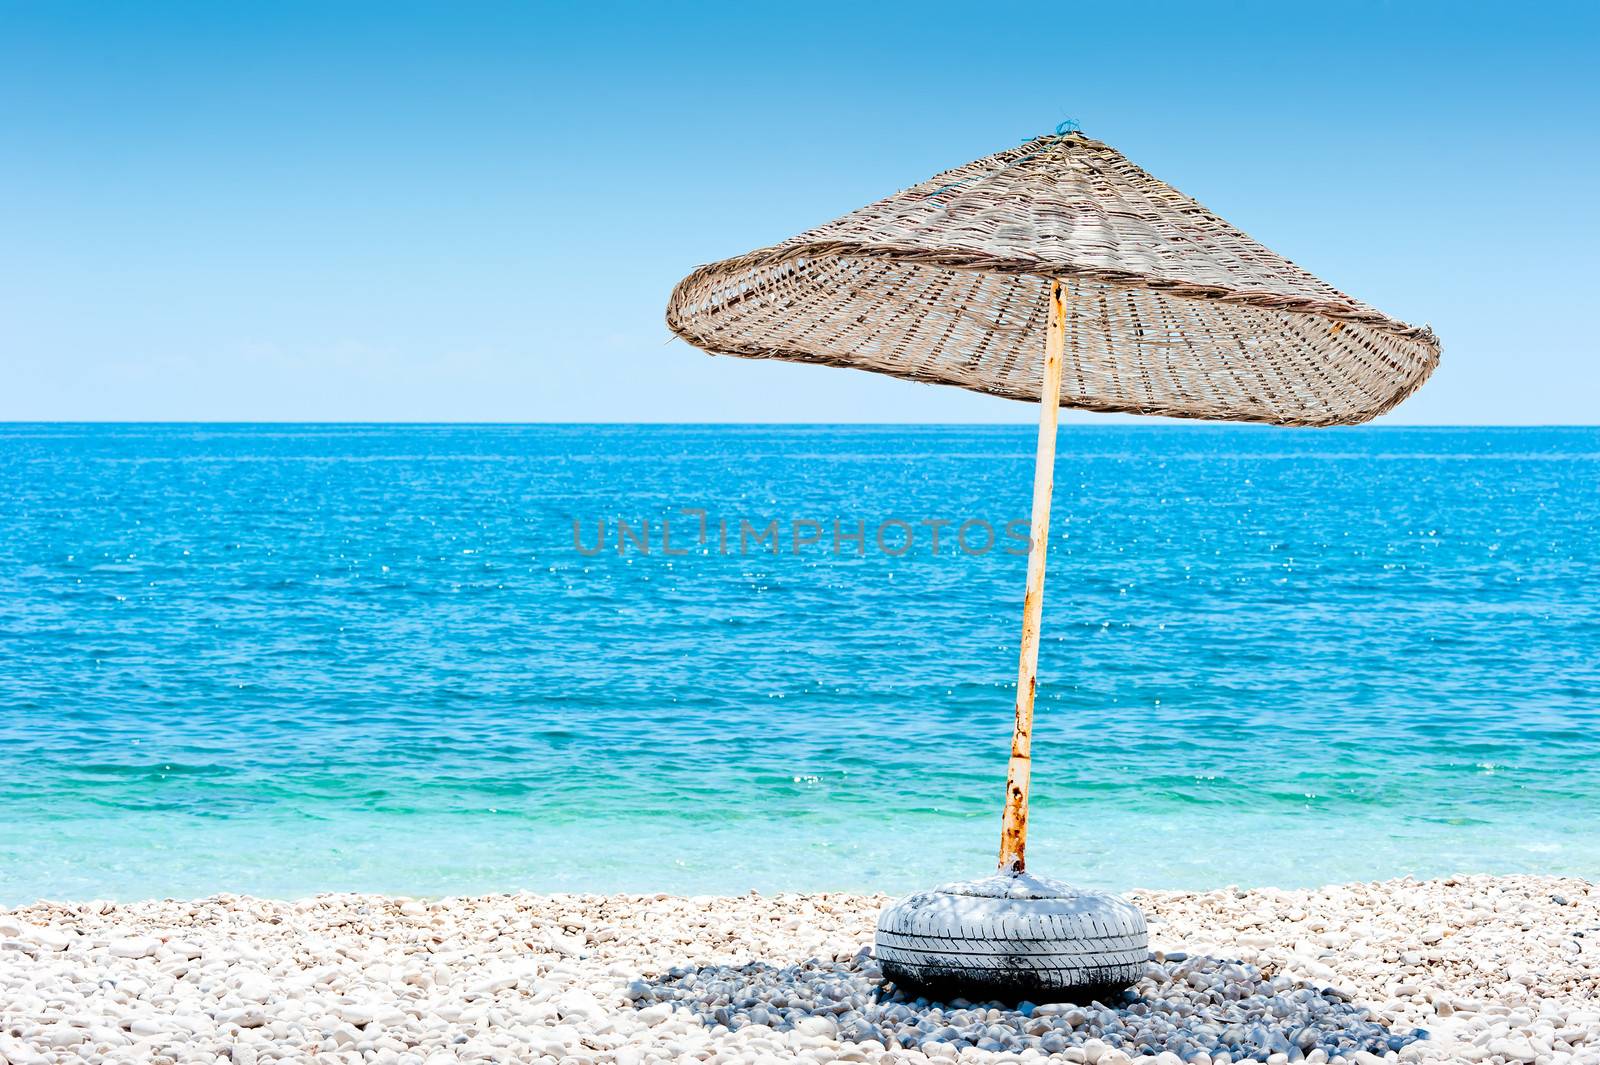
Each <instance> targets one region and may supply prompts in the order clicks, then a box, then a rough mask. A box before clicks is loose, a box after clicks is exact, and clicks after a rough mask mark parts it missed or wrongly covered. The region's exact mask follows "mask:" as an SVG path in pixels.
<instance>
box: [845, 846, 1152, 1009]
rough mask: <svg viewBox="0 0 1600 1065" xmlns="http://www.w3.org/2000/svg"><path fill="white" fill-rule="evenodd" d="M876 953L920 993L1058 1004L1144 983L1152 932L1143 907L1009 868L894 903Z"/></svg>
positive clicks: (898, 979)
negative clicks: (1140, 982) (1146, 924)
mask: <svg viewBox="0 0 1600 1065" xmlns="http://www.w3.org/2000/svg"><path fill="white" fill-rule="evenodd" d="M876 954H877V958H878V964H879V965H880V966H881V967H882V968H883V975H884V976H885V977H886V978H887V979H889V980H892V981H894V982H895V984H896V985H897V986H900V987H904V988H906V989H907V990H910V991H912V992H914V993H925V994H930V995H935V996H939V995H943V996H945V997H956V996H960V997H963V998H967V999H972V1000H974V1001H977V1000H985V999H1010V1000H1018V999H1031V1000H1032V1001H1034V1002H1059V1001H1063V1000H1064V998H1066V997H1067V996H1069V995H1071V994H1074V993H1076V994H1077V995H1079V996H1085V995H1095V994H1100V995H1104V994H1109V993H1111V992H1114V991H1120V990H1122V989H1124V988H1127V987H1129V986H1131V985H1132V984H1134V983H1136V982H1137V981H1138V980H1139V978H1140V977H1141V976H1143V975H1144V971H1145V965H1146V963H1147V962H1148V961H1149V957H1150V934H1149V931H1148V930H1147V929H1146V927H1145V923H1144V915H1143V914H1142V913H1140V912H1139V910H1138V908H1137V907H1135V906H1134V905H1133V904H1132V903H1129V902H1127V901H1125V900H1123V899H1121V898H1119V897H1117V896H1116V895H1107V894H1103V893H1101V892H1096V891H1078V890H1075V889H1073V888H1071V887H1068V886H1067V885H1066V884H1063V883H1061V882H1060V881H1058V880H1048V879H1046V878H1044V877H1036V876H1029V875H1027V874H1026V873H1024V874H1011V873H1001V874H997V875H995V876H991V877H986V878H985V879H982V880H971V881H967V882H964V883H959V884H946V885H944V886H943V887H938V888H934V889H933V890H932V891H923V892H919V893H917V894H915V895H908V896H907V897H905V898H903V899H901V900H900V901H899V902H896V903H895V904H894V905H892V906H890V907H888V908H887V909H885V910H884V911H883V913H882V914H880V915H879V917H878V935H877V949H876ZM1086 1000H1087V999H1085V1001H1086Z"/></svg>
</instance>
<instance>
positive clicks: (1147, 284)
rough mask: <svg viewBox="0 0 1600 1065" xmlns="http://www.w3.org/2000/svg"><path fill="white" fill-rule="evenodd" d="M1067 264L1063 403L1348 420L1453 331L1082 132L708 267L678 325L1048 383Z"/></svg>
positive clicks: (1297, 420)
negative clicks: (1360, 289) (1372, 297)
mask: <svg viewBox="0 0 1600 1065" xmlns="http://www.w3.org/2000/svg"><path fill="white" fill-rule="evenodd" d="M1052 278H1058V279H1061V280H1063V281H1065V282H1067V289H1068V302H1067V323H1066V326H1067V333H1066V353H1065V359H1066V361H1065V371H1064V373H1063V379H1062V386H1061V397H1060V402H1061V405H1062V406H1066V407H1077V408H1081V409H1084V410H1097V411H1123V412H1131V413H1138V414H1165V415H1175V416H1179V417H1187V418H1215V419H1228V420H1236V421H1259V422H1272V423H1276V424H1280V425H1347V424H1354V423H1357V422H1364V421H1366V420H1368V419H1369V418H1373V417H1375V416H1376V415H1379V414H1382V413H1383V412H1384V411H1386V410H1389V409H1390V408H1391V407H1393V406H1394V405H1395V404H1397V403H1399V402H1400V401H1401V400H1403V399H1405V398H1406V396H1408V395H1410V394H1411V393H1412V392H1413V391H1414V390H1415V389H1416V388H1417V386H1418V385H1420V384H1422V382H1423V381H1424V380H1425V379H1426V378H1427V376H1428V375H1429V374H1430V373H1432V372H1433V368H1434V367H1435V366H1436V365H1438V361H1439V342H1438V340H1437V339H1436V338H1435V337H1434V335H1433V333H1432V332H1431V331H1429V330H1428V329H1426V328H1418V327H1415V326H1409V325H1406V324H1404V323H1403V322H1398V321H1395V320H1394V319H1391V318H1388V317H1386V316H1385V315H1383V314H1382V313H1380V312H1379V311H1377V310H1374V309H1373V308H1371V307H1369V306H1367V305H1366V304H1364V303H1361V302H1359V301H1357V300H1355V299H1352V298H1351V297H1349V296H1347V295H1345V294H1344V293H1342V292H1340V291H1339V290H1337V289H1335V288H1333V287H1332V286H1330V285H1328V284H1326V283H1325V282H1323V281H1320V280H1318V279H1317V278H1315V277H1313V276H1312V275H1311V274H1309V273H1307V272H1306V271H1305V270H1303V269H1301V268H1300V267H1298V266H1296V265H1295V264H1294V263H1292V262H1290V261H1289V260H1287V259H1285V258H1283V257H1282V256H1281V255H1278V254H1276V253H1274V252H1272V251H1269V250H1268V249H1266V248H1264V247H1262V246H1261V245H1260V244H1258V243H1256V242H1255V241H1254V240H1251V239H1250V238H1249V237H1247V236H1245V235H1244V234H1243V233H1241V232H1240V231H1239V230H1237V229H1235V228H1234V227H1233V226H1231V225H1229V224H1228V223H1227V222H1224V221H1223V220H1222V219H1220V218H1218V217H1217V216H1216V215H1214V214H1212V213H1211V212H1210V211H1208V210H1206V209H1205V208H1204V207H1202V206H1201V205H1200V204H1198V203H1196V202H1195V201H1194V200H1191V199H1190V198H1188V197H1187V196H1184V195H1183V194H1182V193H1180V192H1178V191H1177V190H1175V189H1173V188H1171V187H1170V186H1168V185H1165V184H1163V183H1161V182H1160V181H1157V180H1156V179H1155V178H1153V177H1151V176H1150V175H1149V174H1147V173H1145V172H1144V171H1143V170H1140V169H1139V168H1138V167H1136V166H1134V165H1133V164H1132V163H1130V162H1128V160H1126V159H1125V158H1123V157H1122V155H1121V154H1120V153H1119V152H1117V151H1116V150H1114V149H1112V148H1110V147H1108V146H1106V145H1105V144H1102V143H1100V142H1099V141H1095V140H1090V139H1089V138H1087V137H1084V136H1082V135H1081V134H1078V133H1068V134H1064V135H1052V136H1047V137H1041V138H1038V139H1037V140H1033V141H1030V142H1028V143H1026V144H1023V145H1020V146H1019V147H1016V148H1012V149H1009V150H1007V151H1003V152H999V153H997V154H995V155H991V156H989V157H987V158H985V159H980V160H978V161H976V162H973V163H969V164H967V165H966V166H963V167H960V168H959V169H956V170H951V171H948V172H946V173H943V174H940V175H938V176H937V177H934V178H930V179H929V180H927V181H925V182H923V183H922V184H920V185H916V186H913V187H912V188H909V189H907V190H905V191H903V192H900V193H897V194H895V195H893V196H890V197H889V198H888V199H885V200H880V201H879V202H877V203H875V204H872V205H870V206H868V207H863V208H861V209H860V210H858V211H855V212H853V213H851V214H848V215H845V216H844V217H843V218H840V219H837V220H836V221H833V222H829V223H828V224H826V225H823V226H819V227H817V228H816V229H813V230H810V231H808V232H806V233H802V234H800V235H799V236H797V237H794V238H792V239H790V240H787V241H784V242H783V243H782V244H778V245H775V246H773V247H770V248H762V249H760V250H759V251H753V252H750V253H749V254H746V255H741V256H739V257H738V258H734V259H727V260H725V261H723V262H719V263H713V264H711V265H709V266H703V267H701V268H700V269H698V270H696V271H695V272H694V273H692V274H690V275H689V276H688V277H687V278H685V279H684V280H683V281H682V282H680V283H679V284H678V286H677V288H676V289H675V290H674V291H673V293H672V299H671V302H670V303H669V304H668V306H667V325H668V326H669V327H670V328H671V329H672V331H673V332H675V333H677V334H678V335H679V336H680V337H682V338H683V339H685V340H687V341H689V342H690V343H691V344H694V345H696V346H698V347H701V348H704V349H706V350H707V351H710V352H713V353H717V354H724V355H740V356H745V357H748V358H759V359H789V360H795V361H800V362H814V363H823V364H827V365H833V366H854V367H858V368H860V369H864V370H873V371H876V372H878V373H885V374H891V375H893V376H895V377H903V378H908V379H910V380H914V381H930V382H939V383H943V384H952V385H959V386H961V387H963V388H970V389H972V390H974V391H978V392H986V393H990V394H992V395H997V396H1006V397H1009V398H1013V399H1025V400H1037V399H1039V398H1040V390H1041V387H1042V381H1041V379H1042V376H1043V360H1044V347H1045V326H1046V323H1045V312H1046V300H1047V297H1048V294H1049V289H1050V279H1052Z"/></svg>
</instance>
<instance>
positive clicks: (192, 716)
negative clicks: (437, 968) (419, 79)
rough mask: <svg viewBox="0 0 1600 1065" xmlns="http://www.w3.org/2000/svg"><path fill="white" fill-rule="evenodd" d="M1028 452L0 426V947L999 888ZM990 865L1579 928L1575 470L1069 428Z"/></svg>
mask: <svg viewBox="0 0 1600 1065" xmlns="http://www.w3.org/2000/svg"><path fill="white" fill-rule="evenodd" d="M1034 434H1035V429H1034V428H1033V427H1031V426H983V427H972V426H829V425H819V426H795V425H782V426H762V425H748V426H689V425H684V426H674V425H525V426H524V425H287V424H272V425H177V424H163V425H133V424H103V425H102V424H96V425H61V424H49V425H30V424H8V425H0V903H22V902H27V901H31V900H34V899H38V898H50V899H67V900H84V899H117V900H125V899H126V900H131V899H141V898H150V897H164V896H172V897H192V896H202V895H209V894H213V893H217V892H232V893H249V894H256V895H264V896H274V897H298V896H303V895H308V894H312V893H316V892H323V891H368V892H385V893H391V894H403V895H412V896H438V895H456V894H467V893H484V892H500V891H515V890H521V889H526V890H532V891H540V892H553V891H571V892H615V891H626V892H672V893H682V894H695V893H718V894H732V893H743V892H747V891H751V890H756V891H760V892H764V893H766V892H777V891H785V890H789V891H826V890H852V891H884V892H890V893H895V892H903V891H907V890H911V889H915V888H919V887H927V886H931V885H933V884H937V883H940V882H943V881H947V880H952V879H959V878H965V877H969V876H974V875H980V874H982V873H984V872H985V871H987V870H989V869H991V868H992V867H993V865H994V862H995V856H996V852H997V847H998V842H999V832H1000V807H1001V799H1002V790H1003V782H1004V777H1005V771H1006V760H1007V756H1008V753H1009V748H1010V742H1011V723H1012V716H1013V700H1014V696H1015V690H1016V677H1017V655H1018V643H1019V634H1020V627H1021V608H1022V596H1023V586H1024V580H1025V573H1026V568H1027V560H1026V558H1025V556H1024V553H1023V552H1024V550H1025V540H1026V531H1025V529H1026V521H1027V518H1028V514H1029V505H1030V499H1031V494H1032V476H1033V465H1034ZM1033 756H1034V770H1033V806H1032V817H1031V827H1030V835H1029V844H1028V856H1029V868H1030V869H1031V870H1033V871H1036V872H1039V873H1042V874H1045V875H1050V876H1054V877H1059V878H1062V879H1066V880H1070V881H1073V882H1076V883H1079V884H1083V885H1086V886H1094V887H1108V888H1115V889H1125V888H1129V887H1135V886H1143V887H1156V888H1195V889H1200V888H1214V887H1221V886H1224V885H1230V884H1237V885H1241V886H1260V885H1277V886H1283V887H1291V886H1304V885H1316V884H1324V883H1330V882H1344V881H1351V880H1370V879H1378V878H1390V877H1400V876H1407V875H1411V876H1418V877H1427V876H1438V875H1444V874H1451V873H1519V872H1536V873H1560V874H1574V875H1581V876H1587V877H1600V430H1597V429H1593V428H1459V429H1457V428H1371V427H1364V428H1359V429H1335V430H1308V429H1298V430H1291V429H1273V428H1265V427H1248V426H1210V425H1198V424H1197V425H1193V426H1183V425H1166V424H1162V425H1152V426H1135V425H1111V424H1090V425H1084V424H1070V425H1066V426H1063V428H1062V430H1061V432H1060V441H1059V451H1058V455H1057V459H1056V464H1055V506H1054V510H1053V518H1052V524H1051V537H1050V547H1049V555H1048V573H1047V582H1046V591H1045V599H1044V622H1043V643H1042V648H1041V650H1040V657H1039V690H1038V701H1037V710H1036V726H1035V735H1034V746H1033Z"/></svg>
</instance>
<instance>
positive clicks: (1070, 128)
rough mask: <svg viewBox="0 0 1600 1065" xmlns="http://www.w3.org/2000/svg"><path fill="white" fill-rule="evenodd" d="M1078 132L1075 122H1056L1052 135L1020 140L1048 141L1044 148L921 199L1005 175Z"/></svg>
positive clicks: (947, 206) (1039, 135)
mask: <svg viewBox="0 0 1600 1065" xmlns="http://www.w3.org/2000/svg"><path fill="white" fill-rule="evenodd" d="M1078 131H1079V126H1078V124H1077V123H1076V122H1074V121H1073V120H1072V119H1070V118H1068V119H1065V120H1063V121H1061V122H1058V123H1056V131H1055V132H1054V133H1040V134H1037V135H1036V136H1032V137H1024V138H1022V143H1023V144H1032V143H1034V142H1035V141H1045V140H1048V141H1049V142H1050V143H1049V144H1047V145H1045V146H1044V147H1041V148H1036V149H1034V150H1033V151H1031V152H1028V153H1027V154H1025V155H1019V156H1017V157H1016V158H1015V159H1013V160H1011V162H1009V163H1007V164H1006V165H1005V166H1002V167H1001V168H1000V169H998V170H992V171H990V172H989V173H987V174H980V175H974V176H973V177H969V178H962V179H961V180H960V181H952V182H951V183H950V184H948V185H943V186H941V187H939V188H937V189H934V190H933V191H932V192H930V193H928V194H927V195H926V196H924V197H923V199H925V200H933V199H937V198H938V197H940V196H942V195H944V194H945V193H947V192H949V191H950V190H951V189H957V188H960V187H961V186H963V185H968V184H971V183H973V182H983V181H988V180H989V179H990V178H992V177H994V176H996V175H997V174H1003V173H1005V172H1006V171H1007V170H1010V169H1011V168H1012V167H1014V166H1016V165H1018V164H1019V163H1025V162H1027V161H1028V160H1029V159H1032V158H1033V157H1034V156H1036V155H1042V154H1044V153H1045V152H1047V151H1049V150H1050V149H1051V148H1054V147H1056V146H1058V145H1059V144H1061V142H1062V138H1064V137H1065V136H1066V135H1067V134H1069V133H1077V132H1078ZM944 206H945V210H949V209H950V205H949V204H948V203H946V204H945V205H944Z"/></svg>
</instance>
